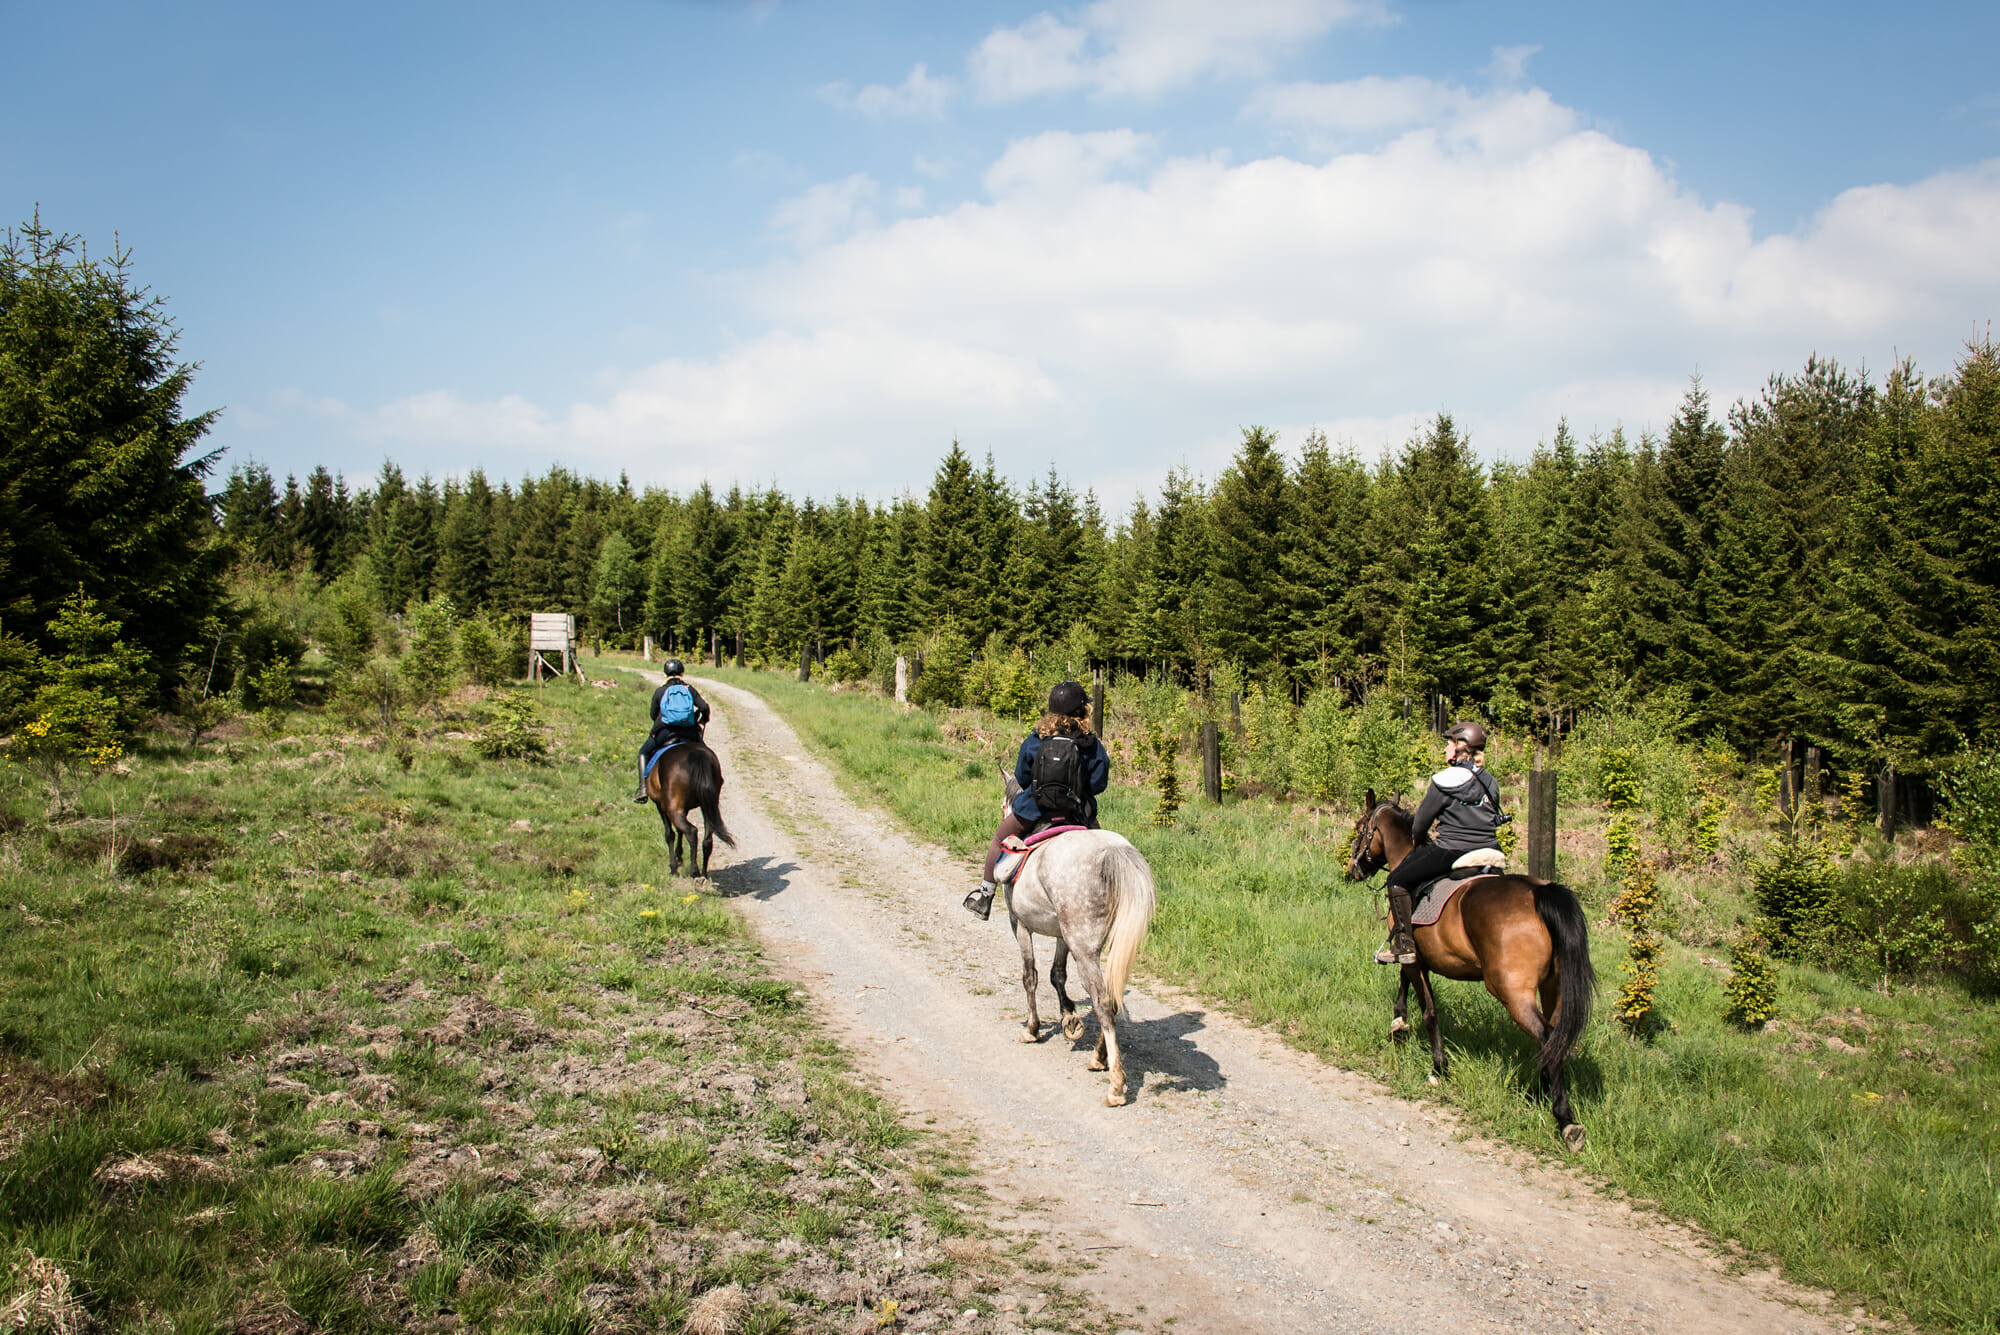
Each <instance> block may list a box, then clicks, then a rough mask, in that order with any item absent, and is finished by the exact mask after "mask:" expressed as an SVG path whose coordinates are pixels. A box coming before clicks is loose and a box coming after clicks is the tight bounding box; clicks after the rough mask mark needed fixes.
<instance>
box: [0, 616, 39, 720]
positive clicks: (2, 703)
mask: <svg viewBox="0 0 2000 1335" xmlns="http://www.w3.org/2000/svg"><path fill="white" fill-rule="evenodd" d="M41 675H42V655H41V651H40V650H38V649H36V648H35V646H34V645H33V644H32V643H30V642H29V641H27V640H24V639H22V638H21V637H20V636H18V635H12V634H9V633H7V632H6V631H0V732H10V731H12V730H13V728H14V725H15V724H17V723H19V722H20V721H21V719H22V718H23V717H24V714H23V711H24V710H26V708H27V707H28V701H29V700H31V699H32V698H33V697H34V694H35V686H36V683H37V682H38V681H39V680H40V678H41Z"/></svg>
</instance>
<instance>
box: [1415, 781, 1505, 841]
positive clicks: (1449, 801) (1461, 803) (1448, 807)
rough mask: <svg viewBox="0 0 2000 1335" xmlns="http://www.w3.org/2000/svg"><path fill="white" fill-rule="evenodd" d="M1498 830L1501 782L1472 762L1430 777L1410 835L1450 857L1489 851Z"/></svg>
mask: <svg viewBox="0 0 2000 1335" xmlns="http://www.w3.org/2000/svg"><path fill="white" fill-rule="evenodd" d="M1499 829H1500V781H1499V780H1498V779H1496V778H1494V777H1493V776H1492V775H1491V774H1488V773H1487V772H1486V771H1485V770H1482V769H1474V768H1473V766H1472V762H1470V761H1461V762H1460V763H1459V764H1456V765H1448V766H1446V767H1445V768H1444V769H1441V770H1439V771H1438V772H1437V773H1435V774H1433V775H1431V786H1430V787H1429V788H1428V789H1427V790H1425V792H1424V800H1423V802H1422V803H1421V804H1420V805H1419V806H1418V807H1417V816H1416V820H1415V822H1414V823H1413V824H1412V825H1411V827H1410V834H1411V835H1412V837H1414V838H1415V839H1416V841H1417V843H1418V844H1420V845H1421V844H1422V843H1424V841H1425V840H1424V836H1425V835H1426V834H1429V836H1430V842H1431V843H1433V844H1435V845H1437V846H1438V847H1439V848H1442V849H1444V850H1446V851H1447V852H1452V853H1470V852H1472V851H1473V850H1474V849H1477V848H1491V847H1493V841H1494V839H1495V838H1496V837H1497V836H1498V831H1499Z"/></svg>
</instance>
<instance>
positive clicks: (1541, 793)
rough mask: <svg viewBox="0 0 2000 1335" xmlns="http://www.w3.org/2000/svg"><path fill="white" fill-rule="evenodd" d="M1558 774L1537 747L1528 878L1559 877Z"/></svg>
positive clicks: (1531, 790) (1530, 788)
mask: <svg viewBox="0 0 2000 1335" xmlns="http://www.w3.org/2000/svg"><path fill="white" fill-rule="evenodd" d="M1556 774H1557V771H1555V770H1552V769H1549V768H1547V767H1546V766H1545V764H1544V759H1543V753H1542V750H1541V748H1539V747H1537V748H1536V749H1535V767H1534V768H1533V769H1532V770H1530V771H1528V875H1530V876H1533V877H1537V878H1538V879H1540V880H1544V881H1553V880H1554V879H1555V878H1556Z"/></svg>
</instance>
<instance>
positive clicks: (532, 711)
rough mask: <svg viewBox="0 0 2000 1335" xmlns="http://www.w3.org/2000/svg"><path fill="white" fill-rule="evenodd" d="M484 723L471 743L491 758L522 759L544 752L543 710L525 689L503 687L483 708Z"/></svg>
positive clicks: (480, 752) (475, 748) (546, 745)
mask: <svg viewBox="0 0 2000 1335" xmlns="http://www.w3.org/2000/svg"><path fill="white" fill-rule="evenodd" d="M481 722H482V724H483V726H482V727H481V728H480V730H479V735H478V737H476V738H474V739H473V743H472V747H473V749H474V750H475V751H477V752H479V754H480V755H482V756H485V757H486V758H487V759H488V760H523V759H527V758H529V757H531V756H539V755H545V754H547V752H548V749H549V747H548V743H547V742H546V741H544V740H543V739H542V714H541V710H539V709H537V708H536V707H535V699H534V697H533V696H531V695H529V694H528V693H526V692H525V691H502V692H501V693H500V694H498V695H496V696H494V697H493V698H492V699H491V700H489V701H487V702H486V706H485V708H484V709H483V710H482V711H481Z"/></svg>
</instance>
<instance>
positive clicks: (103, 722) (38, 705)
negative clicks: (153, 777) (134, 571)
mask: <svg viewBox="0 0 2000 1335" xmlns="http://www.w3.org/2000/svg"><path fill="white" fill-rule="evenodd" d="M123 629H124V627H123V625H122V624H121V623H119V622H118V621H115V620H113V619H112V618H110V617H108V616H106V615H104V614H103V613H102V612H100V611H99V610H98V607H97V600H96V599H94V598H91V597H90V596H89V595H87V594H85V593H84V592H83V591H82V590H81V589H79V590H78V591H77V592H75V593H74V594H71V595H70V596H69V597H68V598H67V599H65V600H64V601H63V605H62V611H61V612H60V613H59V614H58V615H57V616H56V619H55V620H53V621H51V622H50V623H49V633H50V634H51V635H53V636H54V637H55V638H56V640H57V642H58V643H60V644H61V645H62V646H63V651H64V652H63V653H62V655H61V656H60V657H57V658H49V659H44V660H42V663H43V668H44V677H43V681H42V684H41V686H40V687H39V689H37V690H36V691H35V694H34V696H33V698H32V700H31V701H30V702H29V705H28V714H29V719H28V721H27V722H26V723H24V724H22V725H21V728H20V731H19V732H18V733H17V734H16V737H15V743H14V752H15V754H17V755H19V756H20V757H22V759H24V760H26V761H27V762H28V764H29V766H30V767H31V768H33V769H34V770H35V771H37V773H39V774H40V776H41V778H42V781H43V785H44V787H45V788H46V790H47V794H48V799H49V807H50V811H51V813H52V814H55V815H60V814H63V813H64V812H67V811H69V810H70V809H71V808H73V807H74V806H75V805H76V803H77V801H78V800H80V799H81V797H82V795H83V789H84V788H85V787H86V786H87V785H88V784H89V783H90V782H91V781H92V780H93V779H95V778H96V777H97V776H98V775H101V774H103V773H104V772H105V771H106V770H109V769H110V768H111V766H113V765H115V764H116V763H117V762H118V759H119V757H120V756H122V755H123V754H124V751H125V737H126V735H127V734H128V733H129V732H131V731H132V729H133V727H134V725H135V724H136V722H137V718H138V714H139V703H140V700H141V699H142V698H143V695H142V693H143V690H144V685H145V675H144V656H143V655H142V654H141V653H140V652H139V651H138V650H137V649H134V648H132V647H131V646H130V645H128V644H126V643H125V642H124V640H123V639H121V638H120V633H121V632H122V630H123Z"/></svg>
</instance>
